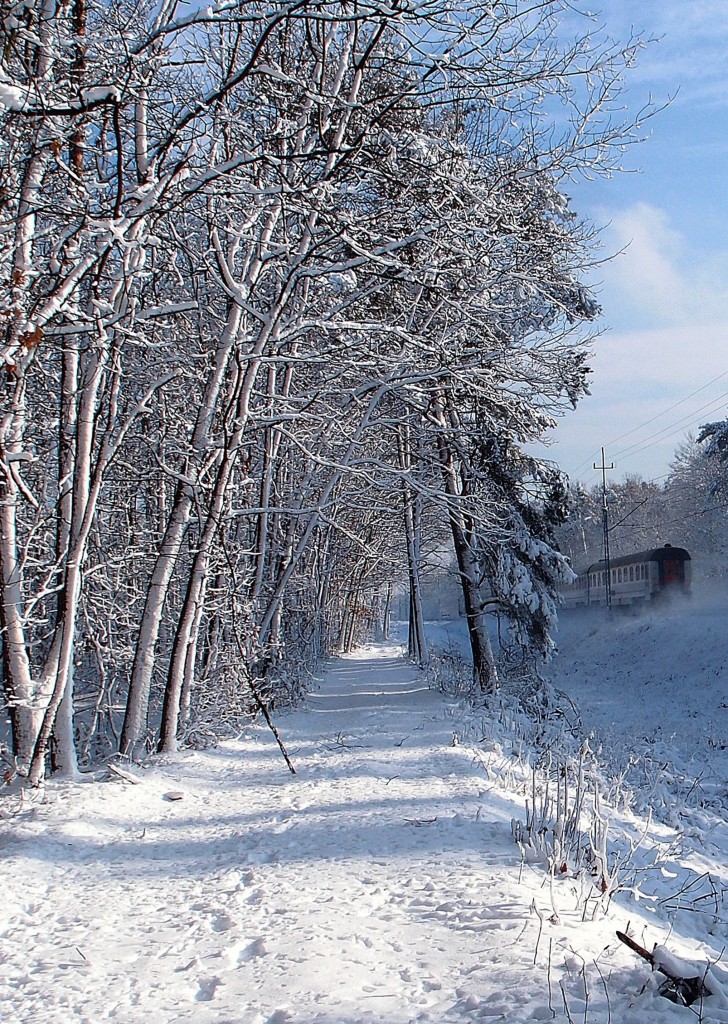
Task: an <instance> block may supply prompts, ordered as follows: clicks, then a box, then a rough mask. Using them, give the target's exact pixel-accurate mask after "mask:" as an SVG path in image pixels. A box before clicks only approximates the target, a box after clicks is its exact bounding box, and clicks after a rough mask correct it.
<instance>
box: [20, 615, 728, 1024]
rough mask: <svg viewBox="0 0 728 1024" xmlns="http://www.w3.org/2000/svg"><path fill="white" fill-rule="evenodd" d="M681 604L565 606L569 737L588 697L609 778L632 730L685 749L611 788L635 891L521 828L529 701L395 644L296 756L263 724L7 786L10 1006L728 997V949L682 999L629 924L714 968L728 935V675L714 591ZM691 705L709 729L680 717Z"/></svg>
mask: <svg viewBox="0 0 728 1024" xmlns="http://www.w3.org/2000/svg"><path fill="white" fill-rule="evenodd" d="M670 615H673V613H668V615H667V616H666V618H665V619H664V620H663V621H660V622H657V621H653V620H651V619H649V620H648V619H644V620H623V621H620V622H618V623H616V624H609V625H607V624H604V625H603V626H602V625H601V624H600V623H599V622H596V621H595V620H588V621H587V624H586V626H587V628H586V631H585V630H584V628H583V627H582V625H580V623H579V622H578V621H577V620H576V619H575V620H573V621H571V622H569V623H568V624H566V623H565V624H564V625H563V627H562V635H561V647H562V653H561V654H560V656H559V659H558V660H557V662H556V663H555V665H554V668H553V676H554V684H555V685H556V686H557V688H558V689H560V690H562V691H564V692H568V694H569V700H566V698H564V707H565V717H564V718H563V719H557V720H556V721H555V722H554V724H553V728H554V730H555V732H554V735H558V729H562V730H563V736H564V745H565V746H564V749H565V750H566V749H567V747H568V742H570V743H572V746H575V747H578V745H579V743H580V737H575V736H574V732H575V729H574V728H572V729H571V730H569V729H567V726H574V725H575V723H576V717H575V713H574V711H573V709H572V704H573V705H580V704H581V702H582V701H583V702H584V704H583V705H582V706H580V708H579V713H580V718H581V727H583V729H584V730H585V732H589V731H591V732H592V733H594V735H593V737H592V739H591V741H590V742H591V745H592V746H594V747H595V746H597V745H598V743H599V740H600V739H601V742H602V746H603V756H604V759H605V760H606V761H607V762H608V769H609V770H607V769H605V778H607V777H608V776H609V771H610V770H611V768H613V767H614V766H615V765H616V763H617V760H618V758H617V753H618V751H619V750H620V746H619V745H620V743H628V742H634V744H635V750H636V751H637V752H636V754H635V757H636V759H637V760H638V761H639V760H640V759H641V758H642V754H641V753H640V751H642V750H644V749H645V748H646V747H648V748H649V749H650V750H651V751H652V754H654V755H656V758H655V766H657V767H659V770H660V771H661V772H662V773H663V775H661V776H660V778H659V780H658V782H655V780H654V779H653V780H652V781H651V782H650V785H651V786H652V791H651V792H649V793H648V792H646V791H645V792H644V793H643V794H642V797H640V796H639V794H638V795H637V796H636V797H634V798H631V797H630V796H629V786H630V785H631V782H630V780H629V779H627V778H624V779H623V781H622V783H621V789H620V788H619V787H617V790H615V793H617V795H618V796H619V797H620V805H619V807H613V808H609V807H608V806H602V807H601V808H600V814H601V820H602V821H603V822H604V823H605V825H604V828H606V829H607V831H608V841H609V845H610V849H611V850H612V851H613V855H612V860H611V861H610V864H611V866H612V867H613V868H614V882H615V885H614V889H615V892H614V894H613V898H611V899H610V898H609V897H610V893H602V892H601V888H603V885H600V884H599V883H600V878H599V875H595V876H590V875H589V873H586V875H578V874H577V873H576V871H575V869H574V870H573V869H572V868H571V866H570V865H568V864H565V865H564V866H565V867H566V868H567V870H565V871H561V870H560V865H559V866H558V867H557V870H555V871H551V872H550V871H549V870H548V867H547V865H546V864H545V863H544V862H543V860H542V859H540V858H539V856H538V850H537V849H534V848H528V847H523V846H522V847H519V846H518V845H517V844H516V843H515V842H514V839H513V835H512V820H513V819H519V820H520V821H521V822H524V823H525V808H526V804H527V802H528V800H529V799H533V798H534V793H535V791H534V788H533V787H534V785H535V784H536V779H537V776H536V775H535V774H534V773H533V772H531V770H530V768H529V767H528V764H527V761H526V757H525V755H526V754H527V750H525V747H524V744H525V740H524V738H523V733H522V731H521V732H519V731H518V728H517V727H516V725H515V724H514V722H513V721H511V720H510V719H509V717H508V714H507V713H506V711H505V710H504V711H503V713H501V714H494V713H493V712H492V711H490V712H488V714H487V715H485V716H483V715H482V713H481V715H480V716H477V717H475V718H473V717H471V716H469V714H468V713H467V712H465V711H464V710H463V709H461V708H458V707H457V706H456V705H455V704H454V702H453V701H452V700H449V699H447V698H445V697H443V696H441V695H440V694H438V693H436V692H434V691H432V690H429V689H428V688H427V686H426V684H425V682H424V680H423V677H422V676H421V675H420V674H419V673H418V672H417V671H416V670H415V669H414V668H413V667H412V666H410V665H408V664H407V663H406V662H404V661H403V660H402V659H401V658H400V657H399V652H398V649H397V648H396V647H394V646H389V647H388V646H385V645H376V646H372V647H370V648H368V649H365V650H362V651H360V652H358V653H357V654H356V655H354V656H351V657H348V658H343V659H340V660H338V661H334V662H332V664H331V666H330V668H329V670H328V671H327V672H326V673H325V675H324V677H323V679H322V681H321V685H320V688H319V689H318V690H317V691H316V692H314V693H312V694H311V696H310V698H309V700H308V705H307V707H306V708H302V709H300V710H298V711H295V712H293V713H290V714H287V715H283V716H280V717H279V720H278V725H279V728H280V730H281V735H282V738H283V740H284V742H285V744H286V746H287V749H288V751H289V753H290V755H291V758H292V762H293V764H294V766H295V769H296V774H295V775H293V774H291V773H290V772H289V771H288V770H287V768H286V765H285V763H284V761H283V759H282V758H281V755H280V752H279V751H278V748H277V746H276V744H275V740H274V739H273V737H272V735H271V734H270V733H269V732H268V731H267V730H266V729H265V728H264V726H262V725H255V726H251V727H250V728H248V729H247V730H246V731H245V733H244V735H242V736H241V737H240V738H239V739H237V740H235V741H229V742H226V743H223V744H222V745H221V746H220V747H218V748H216V749H212V750H208V751H185V752H182V753H180V754H179V755H177V756H175V757H171V758H156V759H154V760H153V761H152V762H150V764H148V765H147V766H144V767H142V766H135V767H132V768H129V769H128V770H129V771H130V772H131V773H133V775H134V776H135V777H136V778H138V780H139V782H138V784H132V783H131V782H129V781H125V780H124V779H122V778H119V777H116V776H109V775H108V773H107V772H106V771H101V772H98V773H96V774H95V775H94V776H93V780H92V781H89V782H86V783H82V784H75V783H74V784H72V783H63V782H55V781H54V782H51V783H50V784H49V785H48V786H47V787H46V790H45V792H44V793H43V794H36V795H34V796H31V797H28V798H26V801H25V802H24V803H23V804H20V803H19V802H18V797H17V796H16V795H10V796H8V797H7V798H6V799H5V801H4V806H3V807H2V818H1V819H0V855H1V856H2V860H1V861H0V884H1V885H2V893H3V903H2V910H0V999H1V1000H2V1004H1V1005H2V1007H3V1011H2V1020H3V1024H31V1022H33V1024H67V1022H73V1024H76V1022H78V1024H87V1022H88V1024H98V1022H100V1021H114V1022H119V1024H142V1022H143V1024H173V1022H182V1021H194V1022H195V1024H205V1022H208V1021H209V1022H211V1024H212V1022H215V1024H285V1022H291V1024H376V1022H381V1024H405V1022H407V1024H408V1022H427V1024H465V1022H472V1021H481V1020H489V1021H490V1020H502V1021H509V1022H517V1024H518V1022H528V1021H541V1020H556V1021H559V1022H572V1021H573V1022H577V1021H578V1022H584V1024H589V1022H592V1024H646V1022H648V1021H649V1022H650V1024H666V1022H670V1024H673V1022H679V1021H686V1022H687V1021H696V1020H702V1021H704V1022H709V1021H710V1022H728V998H727V997H726V995H725V993H726V992H728V985H726V983H725V981H724V979H723V975H722V970H721V965H720V964H719V965H718V966H717V967H712V968H711V971H710V973H709V974H708V976H707V978H706V981H707V984H708V987H709V988H710V989H711V990H712V992H713V994H712V995H711V996H709V997H708V998H706V999H704V1000H703V1001H702V1002H698V1003H696V1004H694V1005H693V1006H691V1007H685V1006H678V1005H674V1004H673V1003H671V1002H669V1001H668V1000H667V999H666V998H664V997H663V996H661V995H659V993H658V989H659V986H660V983H661V981H662V980H663V979H662V977H661V976H660V975H659V974H653V973H651V972H650V968H649V966H648V965H647V964H645V963H643V962H642V961H641V960H640V959H639V958H638V957H637V956H636V955H635V954H634V953H632V952H631V951H630V950H628V949H627V948H626V947H625V946H624V945H622V943H620V942H619V940H618V939H617V937H616V934H615V933H616V930H617V929H621V930H622V931H627V930H629V932H630V934H631V935H633V936H634V937H635V938H636V939H637V941H639V942H640V943H641V944H642V945H644V946H646V947H647V948H648V949H652V947H653V946H654V945H655V944H656V943H660V944H664V945H665V946H666V947H667V948H669V949H670V950H671V951H672V952H674V953H676V954H678V955H682V956H688V957H691V958H692V959H694V960H695V961H696V966H695V967H694V969H693V972H692V973H694V974H695V975H697V976H701V977H702V976H703V974H704V972H705V971H706V965H707V963H708V962H711V963H713V964H714V963H715V962H716V961H719V960H720V958H721V955H722V951H723V946H724V944H726V942H728V923H727V921H726V908H725V902H724V900H723V890H724V888H725V887H728V835H726V831H725V822H724V820H723V818H724V808H725V803H722V801H723V800H724V797H725V789H726V783H725V780H726V777H727V776H726V771H725V756H726V755H725V750H720V749H719V748H720V746H721V744H723V745H728V744H724V743H723V740H724V738H725V725H724V724H721V723H723V718H722V717H721V716H724V715H726V714H728V712H726V711H725V710H724V709H722V708H720V703H722V702H723V701H724V700H725V690H724V689H723V688H722V687H723V686H724V684H723V682H722V680H723V679H724V678H725V677H724V676H723V675H722V674H721V675H720V676H719V675H715V682H714V681H713V679H712V678H710V679H709V677H710V676H711V673H713V674H714V673H715V672H717V671H718V668H719V660H720V651H721V650H722V651H723V653H724V654H725V652H726V646H727V644H726V638H725V630H724V628H723V627H722V625H721V621H720V615H719V614H718V613H716V615H715V616H713V617H711V616H710V615H709V614H708V613H706V614H705V615H701V616H700V617H698V616H697V610H695V615H694V616H693V617H694V618H695V622H694V628H693V627H688V625H687V623H686V622H685V621H684V620H685V616H684V615H683V616H682V617H680V615H679V614H678V613H674V617H673V619H672V624H671V626H670V625H666V623H669V622H670ZM688 619H690V616H688ZM660 636H662V637H668V636H670V637H671V638H672V639H671V640H670V644H669V645H668V646H667V647H665V648H664V650H663V648H662V647H661V646H660V641H659V637H660ZM635 644H636V646H635ZM627 647H630V649H631V652H632V653H631V654H629V651H628V650H627ZM623 648H624V649H625V653H624V661H622V654H621V653H619V652H620V651H621V650H622V649H623ZM701 651H702V656H701V655H700V652H701ZM610 652H611V653H610ZM670 652H672V653H670ZM597 655H599V658H598V657H597ZM701 657H702V660H701ZM690 659H692V660H690ZM720 664H721V665H722V664H723V663H722V662H720ZM620 665H621V667H620ZM669 666H672V668H671V671H672V676H673V678H672V680H668V679H666V678H665V676H666V673H667V671H668V667H669ZM698 673H699V674H698ZM668 684H669V685H668ZM681 687H682V690H683V692H682V693H681V692H680V690H681ZM620 694H621V696H620ZM587 708H588V711H589V715H593V717H592V718H590V717H588V715H587ZM637 708H642V709H646V711H647V717H646V721H644V724H643V725H639V723H638V718H637V713H636V711H635V709H637ZM680 708H682V709H683V710H682V713H681V712H680ZM685 709H689V711H690V712H692V710H695V711H696V712H697V714H696V715H692V714H691V713H688V712H687V711H686V710H685ZM701 710H702V711H703V713H704V714H703V720H702V722H701V721H700V718H701V715H700V712H701ZM668 713H670V714H672V715H674V718H670V719H668V718H667V717H665V716H667V715H668ZM683 718H684V719H685V721H686V722H687V723H689V728H690V730H691V731H690V732H689V733H688V726H686V727H685V728H682V729H677V728H674V727H673V725H672V724H669V723H672V722H673V721H674V722H680V721H681V720H682V719H683ZM615 722H622V723H623V724H624V725H625V726H626V727H627V728H625V729H623V730H621V731H620V730H619V729H616V728H615V725H614V723H615ZM514 730H515V731H514ZM596 733H599V734H600V735H599V738H598V737H597V735H596ZM620 736H621V737H622V739H620ZM519 737H520V738H519ZM567 741H568V742H567ZM638 748H639V749H638ZM583 749H584V748H583V745H582V750H583ZM621 752H622V753H627V751H626V750H625V749H623V748H622V749H621ZM672 753H674V754H675V758H674V760H675V762H679V764H680V768H679V772H687V769H688V768H693V769H694V768H697V767H698V765H701V766H704V768H705V774H704V776H703V777H702V778H698V777H697V776H696V777H695V778H694V779H693V781H694V785H693V789H692V791H690V792H687V791H686V790H685V788H684V779H683V777H682V776H681V777H680V778H674V777H673V776H675V775H676V774H678V773H676V772H675V771H674V770H673V769H672V768H671V760H670V755H671V754H672ZM517 755H518V756H517ZM565 756H566V755H565ZM658 761H659V765H658ZM657 767H656V768H655V770H657ZM629 770H630V771H633V772H635V775H634V778H635V779H640V778H644V774H643V775H642V776H640V774H639V767H638V765H635V764H632V765H631V766H630V769H629ZM701 770H702V769H701ZM671 772H672V774H671ZM708 774H710V777H708ZM542 782H543V780H541V781H540V782H538V783H537V788H538V787H541V786H542ZM538 791H539V793H542V792H543V790H542V789H541V788H539V789H538ZM701 791H704V792H703V796H704V797H705V798H703V796H701ZM655 794H657V796H658V797H660V796H661V799H662V802H661V803H660V806H659V809H658V810H659V813H658V814H657V815H656V816H655V819H654V820H652V821H650V819H649V817H648V815H647V812H646V810H645V808H646V805H647V802H648V801H649V799H650V798H652V797H653V796H655ZM670 794H674V795H673V796H672V797H670ZM179 796H181V799H173V797H179ZM536 799H537V800H540V799H542V798H541V797H537V798H536ZM670 800H671V801H672V803H671V804H670V806H668V804H669V802H670ZM587 802H588V801H586V802H585V808H586V803H587ZM584 820H585V827H588V826H589V823H590V822H591V823H592V824H593V823H594V820H595V819H594V817H593V815H592V816H591V817H590V815H589V814H588V813H587V814H585V819H584ZM607 821H608V825H607V824H606V823H607ZM630 843H631V845H632V847H633V850H632V853H631V855H630V856H627V855H626V854H625V850H627V851H628V850H629V847H630ZM536 845H538V844H536ZM617 855H620V856H621V857H622V861H621V862H620V863H619V864H616V863H615V861H614V857H615V856H617ZM552 866H553V865H552ZM601 881H602V882H603V879H601ZM620 889H621V890H622V891H617V890H620ZM687 973H691V972H690V971H688V972H687Z"/></svg>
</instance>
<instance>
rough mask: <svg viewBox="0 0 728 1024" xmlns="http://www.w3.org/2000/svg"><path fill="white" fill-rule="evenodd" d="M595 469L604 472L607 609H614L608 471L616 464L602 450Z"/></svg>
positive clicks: (603, 496)
mask: <svg viewBox="0 0 728 1024" xmlns="http://www.w3.org/2000/svg"><path fill="white" fill-rule="evenodd" d="M593 467H594V469H601V471H602V529H603V531H604V567H605V569H606V572H607V575H606V581H607V590H606V593H607V608H611V607H612V573H611V570H610V565H609V507H608V505H607V470H608V469H614V468H615V466H614V463H613V462H610V464H609V465H607V461H606V457H605V455H604V449H603V448H602V464H601V466H598V465H597V464H596V462H595V463H594V464H593Z"/></svg>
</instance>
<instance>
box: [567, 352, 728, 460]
mask: <svg viewBox="0 0 728 1024" xmlns="http://www.w3.org/2000/svg"><path fill="white" fill-rule="evenodd" d="M727 376H728V370H725V371H724V372H723V373H719V374H718V375H717V376H716V377H713V378H712V380H709V381H708V382H707V383H706V384H703V385H701V387H699V388H696V389H695V391H691V392H690V394H689V395H686V396H685V398H681V399H680V401H678V402H673V404H672V405H669V406H668V407H667V408H666V409H663V410H662V412H659V413H657V414H656V415H654V416H651V417H650V418H649V419H647V420H644V421H643V422H642V423H639V424H638V425H637V426H636V427H633V428H632V429H631V430H626V431H625V432H624V433H623V434H619V435H618V436H617V437H614V438H612V439H611V440H610V441H607V443H606V445H605V446H604V447H605V448H607V447H609V446H610V445H613V444H616V443H617V442H618V441H621V440H623V439H624V438H625V437H630V436H631V435H632V434H635V433H637V431H639V430H642V429H643V428H644V427H647V426H649V425H650V424H651V423H654V422H655V420H658V419H660V417H662V416H666V415H667V414H668V413H669V412H672V410H673V409H677V408H679V407H680V406H681V405H684V404H685V403H686V402H689V401H690V399H691V398H694V397H695V396H696V395H699V394H700V393H701V392H702V391H705V390H706V389H707V388H709V387H710V386H711V385H713V384H715V383H716V381H719V380H722V379H723V378H724V377H727ZM725 398H728V391H726V392H723V393H722V394H721V395H719V396H718V397H717V398H714V399H712V400H711V401H710V402H708V403H706V404H705V405H703V406H700V407H699V408H698V409H696V410H694V411H693V412H692V413H690V414H689V415H688V416H684V417H682V418H681V419H679V420H676V421H675V422H673V423H670V424H668V425H667V426H666V427H663V428H662V430H659V431H657V432H656V433H654V434H650V435H649V436H648V437H646V438H643V439H642V440H641V441H636V442H635V443H634V444H632V445H627V447H626V448H622V449H620V450H619V451H617V452H615V453H613V454H612V455H610V457H611V458H613V459H616V458H632V457H633V456H634V455H637V454H639V453H640V452H642V451H644V450H645V449H647V448H652V447H653V446H654V445H655V444H658V443H659V441H660V440H668V439H669V437H670V436H671V435H672V434H673V433H680V432H681V431H682V430H684V429H686V427H690V426H694V425H695V424H696V423H697V422H699V421H700V419H703V418H704V417H701V416H700V415H699V414H700V413H701V412H704V411H706V410H708V409H710V408H711V406H717V405H719V404H720V402H722V401H723V400H724V399H725ZM696 417H697V419H696ZM663 435H665V436H663ZM653 439H654V440H653ZM645 442H650V443H649V444H647V443H645ZM598 455H599V452H597V451H595V452H593V453H592V455H591V456H590V457H589V458H588V459H585V460H584V462H582V463H580V464H579V465H578V466H577V467H576V469H575V470H574V471H573V472H572V473H571V474H570V475H571V476H572V477H576V476H578V475H579V473H580V472H581V471H582V469H585V468H586V467H587V466H588V465H589V463H593V462H595V461H596V459H597V457H598Z"/></svg>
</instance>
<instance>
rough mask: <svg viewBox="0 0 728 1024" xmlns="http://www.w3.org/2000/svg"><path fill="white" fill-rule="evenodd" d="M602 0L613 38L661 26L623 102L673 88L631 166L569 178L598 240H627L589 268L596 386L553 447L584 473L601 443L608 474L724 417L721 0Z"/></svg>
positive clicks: (655, 458) (727, 173)
mask: <svg viewBox="0 0 728 1024" xmlns="http://www.w3.org/2000/svg"><path fill="white" fill-rule="evenodd" d="M601 2H602V4H603V6H604V8H605V10H604V15H603V18H602V22H603V24H604V25H605V26H606V28H607V30H608V31H609V32H610V33H611V34H612V35H613V36H614V37H616V38H620V39H625V40H626V39H627V38H628V37H629V35H630V32H631V30H632V29H634V30H635V31H637V32H639V33H640V34H641V35H644V36H659V37H661V38H660V39H659V40H658V41H657V42H655V43H653V44H651V45H649V46H648V47H647V48H646V49H645V50H644V51H643V52H642V54H641V57H640V60H639V64H638V66H637V67H636V68H635V69H634V70H633V72H632V74H631V75H630V77H629V84H628V88H627V92H626V95H625V102H626V104H627V106H628V108H629V109H631V110H634V111H635V112H636V111H638V110H639V109H640V107H641V106H642V103H643V101H644V100H645V99H646V98H647V97H648V96H651V97H652V99H653V100H654V101H655V102H656V103H658V104H660V103H663V102H665V101H667V100H668V99H670V98H671V97H673V98H672V101H671V103H670V105H669V106H668V107H667V109H665V110H663V111H661V112H660V113H658V114H657V115H656V116H655V117H654V118H653V119H652V120H651V121H650V123H649V125H648V126H647V131H648V132H649V138H648V139H647V140H646V141H644V142H642V143H641V144H640V145H639V146H636V147H632V148H631V149H630V150H629V151H628V153H627V154H626V156H625V165H626V166H627V167H629V168H631V171H630V172H629V173H619V174H617V175H615V176H614V177H612V178H611V179H609V180H599V181H596V182H586V183H582V184H578V185H574V186H572V188H571V189H570V190H569V189H567V191H570V194H571V196H572V200H573V206H574V209H575V211H576V212H577V213H579V214H582V215H585V216H587V217H588V218H589V219H591V220H592V221H593V222H594V223H596V224H598V225H600V226H602V227H603V232H602V241H603V244H604V251H605V253H607V252H619V251H621V250H625V251H624V252H623V254H622V255H620V256H618V257H617V258H615V259H614V260H613V261H612V262H610V263H609V264H607V265H606V266H604V267H602V268H600V270H599V272H598V275H596V277H595V280H596V281H598V284H597V288H596V290H597V292H598V297H599V300H600V302H601V304H602V307H603V310H604V315H603V317H602V320H601V324H600V327H601V329H602V330H603V332H604V333H603V334H602V336H601V337H600V338H599V339H597V341H596V342H595V345H594V355H593V358H592V360H591V365H592V368H593V370H594V374H593V377H592V385H591V391H592V394H591V396H590V397H587V398H586V399H584V401H583V402H582V403H581V405H580V406H579V408H578V409H577V410H576V412H574V413H571V414H569V415H568V416H567V417H565V419H564V420H563V421H562V423H561V424H560V425H559V427H558V429H557V431H556V434H555V439H554V443H553V445H552V446H551V447H550V448H549V450H548V457H550V458H552V459H554V460H555V461H557V462H558V463H559V464H560V466H561V467H562V469H564V470H565V471H566V472H567V473H569V475H570V476H571V477H572V478H573V479H580V480H583V481H584V482H585V483H587V484H593V483H597V482H598V480H597V476H598V474H597V473H595V472H594V471H593V470H592V468H591V467H592V463H593V462H594V461H599V458H600V447H601V446H602V445H604V446H605V447H606V454H607V460H608V461H614V462H615V463H616V471H615V473H614V474H613V476H614V477H616V479H621V478H622V477H623V476H625V475H627V474H639V475H641V476H643V477H644V478H645V479H659V478H661V477H664V475H665V474H666V473H667V472H668V470H669V464H670V461H671V459H672V456H673V453H674V450H675V447H676V446H677V445H678V444H679V443H680V442H681V441H682V440H683V439H684V438H685V436H686V434H687V432H688V430H692V431H693V432H696V431H697V429H698V428H699V426H700V425H701V424H702V423H705V422H708V421H711V420H716V419H724V418H726V417H728V187H727V186H728V2H725V0H723V2H721V0H711V2H703V0H690V2H688V3H686V2H685V0H679V2H678V0H638V2H634V0H633V2H632V3H631V4H630V3H626V2H623V0H601Z"/></svg>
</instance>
